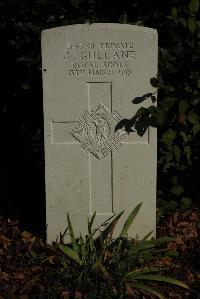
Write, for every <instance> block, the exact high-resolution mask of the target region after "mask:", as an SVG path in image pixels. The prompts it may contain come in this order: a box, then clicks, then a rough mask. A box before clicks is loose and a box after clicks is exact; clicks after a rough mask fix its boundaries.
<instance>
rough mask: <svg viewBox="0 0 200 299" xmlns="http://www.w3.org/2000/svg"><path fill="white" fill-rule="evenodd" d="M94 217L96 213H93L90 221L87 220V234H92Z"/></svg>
mask: <svg viewBox="0 0 200 299" xmlns="http://www.w3.org/2000/svg"><path fill="white" fill-rule="evenodd" d="M95 217H96V211H95V212H94V214H93V215H92V218H91V220H90V221H89V220H88V233H89V234H91V233H92V225H93V223H94V219H95Z"/></svg>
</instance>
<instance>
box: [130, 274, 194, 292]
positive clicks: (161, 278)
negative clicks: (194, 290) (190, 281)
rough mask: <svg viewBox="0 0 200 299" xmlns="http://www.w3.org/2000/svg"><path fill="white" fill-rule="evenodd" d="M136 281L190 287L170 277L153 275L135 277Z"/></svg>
mask: <svg viewBox="0 0 200 299" xmlns="http://www.w3.org/2000/svg"><path fill="white" fill-rule="evenodd" d="M134 279H139V280H155V281H162V282H167V283H170V284H175V285H177V286H179V287H182V288H185V289H188V286H187V285H186V284H185V283H184V282H182V281H179V280H177V279H174V278H171V277H168V276H161V275H151V274H149V275H138V276H135V277H134Z"/></svg>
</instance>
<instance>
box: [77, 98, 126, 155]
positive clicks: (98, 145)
mask: <svg viewBox="0 0 200 299" xmlns="http://www.w3.org/2000/svg"><path fill="white" fill-rule="evenodd" d="M121 119H122V117H121V116H120V115H119V114H118V113H117V112H110V111H109V109H108V108H107V107H106V106H104V105H103V104H102V103H100V104H99V105H98V106H97V107H96V108H95V109H94V110H93V111H92V112H91V113H89V112H88V111H86V112H85V113H84V114H83V115H82V116H81V117H80V119H79V122H78V125H77V126H76V127H75V129H73V130H72V131H71V134H72V135H73V136H74V138H76V139H77V140H78V141H79V142H80V144H81V146H82V148H83V149H84V150H85V151H86V152H87V153H88V152H89V153H92V154H93V155H94V156H95V157H96V158H98V159H101V158H103V157H105V156H107V155H108V153H109V152H111V151H112V150H118V149H119V148H120V146H121V142H120V141H121V140H122V139H123V137H124V136H125V135H127V133H126V132H125V130H118V131H117V132H115V127H116V125H117V124H118V123H119V121H120V120H121Z"/></svg>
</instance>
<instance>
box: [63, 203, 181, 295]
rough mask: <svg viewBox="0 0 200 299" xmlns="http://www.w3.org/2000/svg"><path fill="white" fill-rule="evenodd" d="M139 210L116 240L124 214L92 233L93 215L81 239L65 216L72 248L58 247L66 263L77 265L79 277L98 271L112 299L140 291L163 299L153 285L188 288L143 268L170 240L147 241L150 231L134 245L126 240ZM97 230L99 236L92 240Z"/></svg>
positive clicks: (66, 246) (131, 241)
mask: <svg viewBox="0 0 200 299" xmlns="http://www.w3.org/2000/svg"><path fill="white" fill-rule="evenodd" d="M140 207H141V203H140V204H138V205H137V206H136V207H135V208H134V209H133V211H132V212H131V213H130V215H129V217H128V218H127V220H126V222H125V224H124V226H123V228H122V230H121V232H120V234H119V236H118V238H116V239H115V240H113V239H112V235H113V231H114V228H115V226H116V224H117V222H118V220H119V219H120V217H121V216H122V214H123V212H121V213H119V214H117V215H116V216H115V217H114V219H112V220H110V222H109V224H108V225H107V227H106V228H105V230H103V231H101V230H100V228H98V229H97V230H92V225H93V222H94V219H95V215H96V214H95V213H94V214H93V216H92V218H91V220H90V221H89V220H88V235H86V236H85V238H83V237H82V236H80V237H79V238H75V235H74V231H73V227H72V224H71V221H70V218H69V215H67V219H68V227H69V233H70V237H71V245H64V244H59V249H60V250H61V251H62V252H63V254H64V255H63V257H64V258H65V260H66V263H74V264H75V265H77V267H79V271H80V272H81V274H80V275H81V277H82V273H86V272H85V271H86V269H90V271H94V272H95V271H100V272H101V273H102V275H103V276H104V277H105V279H106V280H107V281H108V283H109V285H110V287H111V289H112V293H113V296H114V297H113V298H124V296H125V293H126V292H130V290H131V291H132V292H133V293H134V292H135V291H139V292H144V293H149V294H150V293H151V294H154V295H156V296H157V297H158V298H165V297H164V295H162V294H161V293H160V292H159V291H158V290H157V289H156V288H155V287H153V286H152V285H153V284H154V283H155V282H156V284H157V285H158V284H159V283H160V282H163V283H170V284H174V285H178V286H180V287H184V288H187V286H186V285H185V284H184V283H182V282H180V281H178V280H176V279H173V278H170V277H166V276H163V275H160V272H161V271H162V270H163V269H162V268H157V267H148V266H147V265H145V263H147V261H149V260H152V259H153V256H154V251H155V247H156V246H157V245H159V244H163V243H166V242H169V241H173V238H167V237H164V238H158V239H153V240H148V238H149V237H150V235H151V233H152V232H151V233H149V234H148V235H147V236H145V237H144V238H143V239H142V240H141V241H137V242H134V240H129V239H128V238H127V237H126V236H127V232H128V229H129V227H130V226H131V225H132V222H133V221H134V219H135V217H136V215H137V213H138V211H139V209H140ZM97 231H98V232H99V235H98V236H97V237H94V234H95V233H96V232H97ZM157 253H158V252H157Z"/></svg>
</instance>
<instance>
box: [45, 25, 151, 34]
mask: <svg viewBox="0 0 200 299" xmlns="http://www.w3.org/2000/svg"><path fill="white" fill-rule="evenodd" d="M83 29H84V30H94V29H117V30H133V31H141V32H146V33H154V34H157V30H156V29H153V28H150V27H143V26H138V25H129V24H118V23H92V24H74V25H65V26H60V27H54V28H50V29H45V30H43V31H42V32H44V31H45V32H47V31H51V32H52V31H63V30H69V31H71V30H83Z"/></svg>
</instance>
